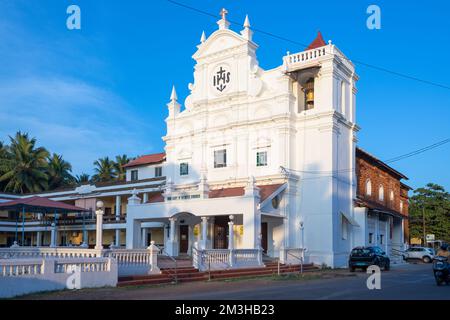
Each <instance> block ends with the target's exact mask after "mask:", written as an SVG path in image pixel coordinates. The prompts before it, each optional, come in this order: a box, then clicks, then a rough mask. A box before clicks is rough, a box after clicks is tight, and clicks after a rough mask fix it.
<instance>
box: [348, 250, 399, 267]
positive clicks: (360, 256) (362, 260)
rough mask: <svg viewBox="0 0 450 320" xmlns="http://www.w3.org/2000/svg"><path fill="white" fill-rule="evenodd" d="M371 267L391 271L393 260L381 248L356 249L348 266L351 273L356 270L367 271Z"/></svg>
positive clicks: (351, 254)
mask: <svg viewBox="0 0 450 320" xmlns="http://www.w3.org/2000/svg"><path fill="white" fill-rule="evenodd" d="M371 265H377V266H379V267H380V268H383V269H384V270H389V269H390V266H391V260H390V259H389V257H388V256H387V254H386V252H384V251H383V250H381V248H380V247H356V248H354V249H353V250H352V252H351V253H350V257H349V259H348V266H349V269H350V271H351V272H353V271H355V269H356V268H362V269H363V270H366V269H367V267H369V266H371Z"/></svg>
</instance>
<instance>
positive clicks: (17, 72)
mask: <svg viewBox="0 0 450 320" xmlns="http://www.w3.org/2000/svg"><path fill="white" fill-rule="evenodd" d="M179 1H180V2H183V3H185V4H188V5H190V6H194V7H197V8H199V9H201V10H204V11H208V12H211V13H214V14H216V13H217V14H218V12H219V11H220V9H221V8H222V7H226V8H227V9H228V11H229V16H228V17H229V19H230V20H232V21H239V22H241V21H242V22H243V21H244V18H245V14H247V13H248V14H249V17H250V23H251V25H252V27H254V28H256V29H261V30H264V31H267V32H271V33H274V34H277V35H280V36H282V37H285V38H289V39H292V40H294V41H297V42H299V43H305V44H308V43H309V42H311V41H312V40H313V38H314V37H315V35H316V33H317V31H318V30H320V31H321V32H322V34H323V35H324V37H325V39H326V40H329V39H331V40H332V41H333V42H334V43H335V44H336V45H337V46H338V47H339V48H340V49H341V50H342V51H343V52H344V53H345V54H346V55H347V56H348V57H349V58H350V59H354V60H357V61H363V62H365V63H369V64H373V65H377V66H380V67H384V68H388V69H392V70H395V71H397V72H401V73H405V74H409V75H411V76H415V77H418V78H422V79H426V80H430V81H434V82H437V83H442V84H445V85H447V86H450V80H449V76H448V75H449V74H450V63H449V59H448V58H449V56H450V41H449V40H450V28H449V27H448V13H449V12H450V3H449V2H447V1H444V0H442V1H440V0H438V1H434V2H433V4H423V3H420V2H419V1H414V2H413V3H410V1H395V2H394V1H378V0H375V1H364V0H358V1H346V2H345V3H344V2H342V1H325V0H324V1H320V2H318V1H261V0H259V1H254V0H253V1H250V0H233V1H231V0H228V1H191V0H179ZM71 4H77V5H78V6H79V7H80V8H81V16H82V29H81V30H75V31H70V30H68V29H67V28H66V19H67V16H68V15H67V14H66V9H67V7H68V6H69V5H71ZM370 4H377V5H378V6H379V7H380V8H381V18H382V20H381V24H382V25H381V27H382V28H381V30H369V29H367V28H366V19H367V16H368V15H367V14H366V8H367V7H368V6H369V5H370ZM0 15H1V18H0V61H1V62H2V63H1V67H0V123H1V126H0V140H3V141H4V142H8V135H13V134H14V133H15V132H16V131H17V130H22V131H25V132H29V133H30V134H31V135H32V136H35V137H36V138H37V139H38V142H39V144H41V145H44V146H45V147H47V148H48V149H50V150H51V151H52V152H57V153H61V154H63V155H64V157H65V158H66V159H67V160H68V161H70V162H71V163H72V165H73V168H74V173H76V174H79V173H81V172H87V173H89V174H92V167H93V165H92V162H93V161H94V160H95V159H97V158H99V157H102V156H115V155H116V154H122V153H126V154H128V155H129V156H136V155H140V154H146V153H152V152H160V151H162V150H163V142H162V140H161V136H163V135H164V134H165V123H164V119H165V117H166V115H167V111H166V103H167V102H168V99H169V96H170V90H171V87H172V85H173V84H174V85H176V87H177V91H178V97H179V98H180V101H184V98H185V97H186V95H187V92H188V89H187V85H188V83H189V82H192V81H193V79H192V72H193V66H194V60H193V59H192V58H191V56H192V54H193V53H194V52H195V49H196V45H197V44H198V43H199V39H200V36H201V33H202V31H203V30H204V31H205V32H206V34H207V35H209V34H211V33H212V32H213V31H214V30H216V28H217V25H216V23H215V21H216V20H217V19H215V18H212V17H208V16H205V15H201V14H199V13H196V12H192V11H189V10H187V9H185V8H181V7H178V6H175V5H173V4H171V3H170V2H168V1H166V0H152V1H147V0H145V1H144V0H133V1H111V0H109V1H105V0H96V1H89V0H71V1H65V0H41V1H26V0H1V1H0ZM231 28H232V29H233V30H236V31H238V30H240V29H241V27H240V26H236V25H232V27H231ZM254 41H255V42H256V43H258V45H259V49H258V52H257V53H258V60H259V63H260V65H261V67H263V68H273V67H276V66H278V65H279V64H281V59H282V56H283V55H284V54H285V53H286V51H290V52H297V51H301V50H302V49H304V48H303V47H301V46H300V45H295V44H292V43H289V42H285V41H282V40H278V39H274V38H272V37H269V36H267V35H264V34H261V33H258V32H255V35H254ZM356 68H357V72H358V74H359V76H360V81H359V83H358V89H359V92H358V96H357V108H358V109H357V122H358V124H359V126H360V127H361V131H360V132H359V134H358V139H359V142H358V144H359V146H360V147H362V148H364V149H366V150H367V151H369V152H370V153H372V154H374V155H376V156H378V157H379V158H380V159H389V158H392V157H395V156H397V155H401V154H404V153H408V152H410V151H413V150H415V149H418V148H421V147H425V146H427V145H430V144H432V143H434V142H437V141H440V140H443V139H446V138H449V137H450V130H449V122H450V90H447V89H442V88H438V87H435V86H430V85H426V84H423V83H420V82H416V81H412V80H407V79H404V78H400V77H397V76H394V75H391V74H387V73H382V72H379V71H376V70H372V69H370V68H367V67H365V66H362V65H359V64H356ZM449 162H450V144H447V145H444V146H442V147H439V148H436V149H434V150H431V151H429V152H427V153H424V154H421V155H418V156H415V157H412V158H408V159H405V160H402V161H399V162H396V163H394V164H392V165H393V166H394V167H395V168H396V169H398V170H400V171H402V172H403V173H405V174H406V175H407V176H409V177H410V181H409V182H408V183H409V184H410V185H411V186H412V187H419V186H421V185H424V184H425V183H427V182H436V183H439V184H442V185H444V186H445V187H446V188H447V189H450V173H449V172H450V170H449Z"/></svg>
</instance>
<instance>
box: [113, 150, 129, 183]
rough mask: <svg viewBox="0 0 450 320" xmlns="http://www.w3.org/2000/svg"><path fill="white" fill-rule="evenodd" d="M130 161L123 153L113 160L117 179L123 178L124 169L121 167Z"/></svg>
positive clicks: (124, 175)
mask: <svg viewBox="0 0 450 320" xmlns="http://www.w3.org/2000/svg"><path fill="white" fill-rule="evenodd" d="M129 161H130V158H128V156H127V155H125V154H123V155H121V156H116V161H115V162H114V169H115V171H116V178H117V180H125V178H126V170H125V168H124V167H123V166H124V165H126V164H127V163H128V162H129Z"/></svg>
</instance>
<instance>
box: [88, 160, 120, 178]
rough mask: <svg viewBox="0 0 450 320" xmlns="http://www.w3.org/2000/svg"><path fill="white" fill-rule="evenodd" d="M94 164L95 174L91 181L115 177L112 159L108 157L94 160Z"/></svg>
mask: <svg viewBox="0 0 450 320" xmlns="http://www.w3.org/2000/svg"><path fill="white" fill-rule="evenodd" d="M94 166H95V168H94V171H95V175H94V176H93V177H92V180H93V181H95V182H106V181H113V180H114V179H116V172H115V171H116V170H115V168H114V161H112V160H110V159H109V157H105V158H100V159H98V160H96V161H95V162H94Z"/></svg>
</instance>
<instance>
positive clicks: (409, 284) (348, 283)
mask: <svg viewBox="0 0 450 320" xmlns="http://www.w3.org/2000/svg"><path fill="white" fill-rule="evenodd" d="M355 274H356V275H355V276H351V277H349V276H342V277H337V278H331V279H315V280H304V281H298V280H282V281H274V280H267V279H264V280H263V279H253V280H242V281H230V282H225V281H212V282H199V283H184V284H180V285H178V286H172V285H170V286H163V287H150V286H148V287H134V288H133V287H129V288H111V289H106V288H105V289H95V290H82V291H71V292H69V291H64V292H59V293H49V294H42V295H35V296H29V297H27V298H28V299H89V300H92V299H164V300H171V299H175V300H185V299H193V300H197V299H199V300H202V299H218V300H221V299H230V300H245V299H262V300H265V299H283V300H284V299H286V300H289V299H319V300H320V299H352V300H354V299H449V300H450V286H441V287H438V286H436V284H435V282H434V278H433V275H432V272H431V265H430V264H427V265H425V264H407V265H402V266H396V267H392V270H391V271H388V272H383V273H382V277H381V290H368V289H367V286H366V280H367V277H368V275H367V274H365V273H363V272H356V273H355Z"/></svg>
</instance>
